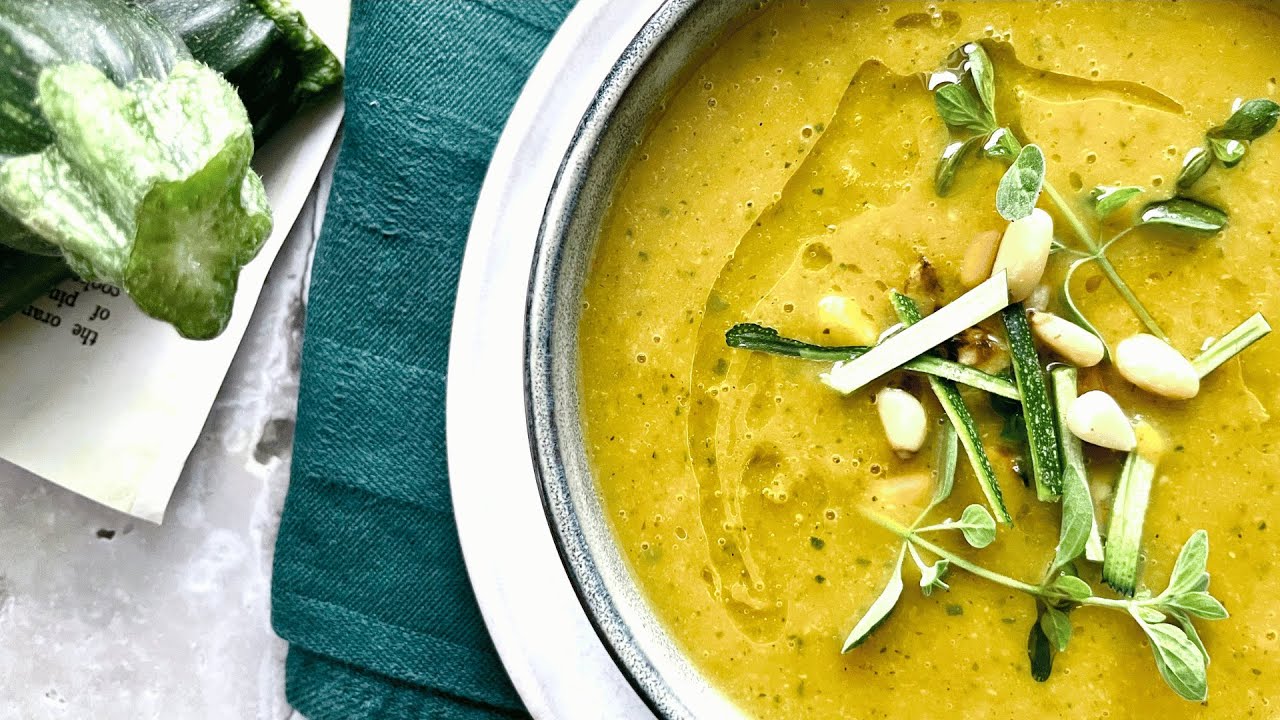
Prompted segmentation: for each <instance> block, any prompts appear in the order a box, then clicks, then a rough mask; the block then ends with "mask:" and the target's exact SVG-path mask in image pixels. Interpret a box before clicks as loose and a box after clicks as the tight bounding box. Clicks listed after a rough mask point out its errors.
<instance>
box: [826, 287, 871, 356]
mask: <svg viewBox="0 0 1280 720" xmlns="http://www.w3.org/2000/svg"><path fill="white" fill-rule="evenodd" d="M818 321H819V322H821V323H822V326H823V328H824V329H826V330H828V331H829V334H830V336H831V339H832V340H834V341H835V342H837V343H841V344H847V345H875V344H876V337H877V335H878V333H877V332H876V326H875V322H874V321H873V320H872V319H871V317H870V316H868V315H867V313H866V312H865V311H863V309H862V306H861V305H859V304H858V301H856V300H851V299H849V298H847V297H844V296H842V295H828V296H826V297H824V298H822V299H821V300H819V301H818Z"/></svg>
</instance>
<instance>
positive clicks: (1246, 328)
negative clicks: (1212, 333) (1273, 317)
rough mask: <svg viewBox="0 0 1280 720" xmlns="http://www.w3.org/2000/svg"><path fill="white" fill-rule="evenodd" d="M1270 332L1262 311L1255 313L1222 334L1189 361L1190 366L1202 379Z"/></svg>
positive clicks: (1269, 326)
mask: <svg viewBox="0 0 1280 720" xmlns="http://www.w3.org/2000/svg"><path fill="white" fill-rule="evenodd" d="M1270 332H1271V325H1269V324H1268V323H1267V319H1266V318H1265V317H1263V316H1262V313H1257V314H1255V315H1253V316H1252V317H1250V318H1249V319H1248V320H1245V321H1244V322H1242V323H1240V324H1239V325H1238V326H1237V327H1236V328H1235V329H1234V330H1232V331H1231V332H1229V333H1227V334H1226V335H1224V336H1222V338H1221V339H1219V340H1218V341H1217V342H1215V343H1213V344H1212V345H1210V346H1209V347H1208V348H1206V349H1205V351H1204V352H1202V353H1200V356H1199V357H1197V358H1196V359H1195V360H1192V361H1191V366H1192V367H1194V368H1195V369H1196V372H1197V373H1198V374H1199V375H1200V377H1201V378H1202V379H1203V378H1204V376H1206V375H1208V374H1209V373H1211V372H1213V371H1214V370H1217V369H1218V368H1220V367H1222V364H1223V363H1225V362H1226V361H1228V360H1230V359H1231V358H1233V357H1235V356H1236V355H1239V354H1240V353H1242V352H1244V351H1245V350H1246V349H1248V347H1249V346H1250V345H1252V344H1254V343H1256V342H1258V341H1259V340H1261V339H1262V338H1264V337H1266V336H1267V334H1269V333H1270Z"/></svg>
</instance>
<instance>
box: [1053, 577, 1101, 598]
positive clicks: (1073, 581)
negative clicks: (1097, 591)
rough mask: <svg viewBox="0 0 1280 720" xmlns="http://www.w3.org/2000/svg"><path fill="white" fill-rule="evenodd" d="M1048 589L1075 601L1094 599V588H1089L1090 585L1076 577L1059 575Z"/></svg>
mask: <svg viewBox="0 0 1280 720" xmlns="http://www.w3.org/2000/svg"><path fill="white" fill-rule="evenodd" d="M1048 589H1049V590H1050V591H1052V592H1056V593H1060V594H1062V595H1065V596H1066V597H1068V598H1070V599H1071V600H1075V601H1080V600H1084V599H1086V598H1091V597H1093V588H1090V587H1089V583H1087V582H1085V581H1083V580H1081V579H1080V578H1078V577H1076V576H1074V575H1066V574H1063V575H1059V576H1058V578H1057V579H1056V580H1054V581H1053V583H1052V584H1051V585H1049V588H1048Z"/></svg>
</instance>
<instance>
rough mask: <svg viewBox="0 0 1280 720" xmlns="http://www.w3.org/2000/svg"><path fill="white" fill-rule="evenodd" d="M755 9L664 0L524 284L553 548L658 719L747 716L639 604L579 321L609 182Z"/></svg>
mask: <svg viewBox="0 0 1280 720" xmlns="http://www.w3.org/2000/svg"><path fill="white" fill-rule="evenodd" d="M754 4H756V3H751V2H747V1H746V0H668V2H665V3H664V4H663V5H662V6H661V7H660V8H659V9H658V10H657V12H655V13H654V14H653V16H652V17H650V18H649V20H648V22H647V23H645V25H644V26H643V28H642V29H641V30H640V31H639V32H638V33H637V35H636V36H635V38H634V39H633V40H632V41H631V43H630V44H629V45H628V46H627V48H626V50H625V51H624V52H623V53H622V54H621V56H620V57H619V58H618V60H617V62H616V63H615V64H614V66H613V69H612V70H611V72H610V73H609V75H608V77H607V78H606V80H605V82H604V83H603V84H602V85H601V86H600V88H599V90H598V91H597V92H596V94H595V97H594V99H593V101H592V103H591V105H590V107H589V109H588V110H587V112H586V114H585V115H584V117H583V118H582V121H581V122H580V123H579V125H578V128H577V131H576V132H575V134H574V137H573V141H572V143H571V145H570V147H569V151H568V153H567V154H566V155H565V157H564V160H563V162H562V163H561V165H560V170H559V173H558V174H557V177H556V182H555V185H554V187H553V189H552V193H551V196H550V199H549V201H548V203H547V208H546V212H545V214H544V217H543V223H542V227H541V230H540V232H539V235H538V244H537V249H536V252H535V258H534V265H533V270H532V275H531V278H530V284H529V295H528V308H527V313H526V320H527V323H526V336H525V365H524V367H525V390H526V392H525V401H526V403H527V407H526V411H527V418H528V421H529V440H530V446H531V449H532V452H533V457H534V465H535V471H536V474H537V478H538V485H539V490H540V492H541V495H542V500H543V506H544V509H545V511H546V514H547V519H548V522H549V524H550V527H551V532H552V535H553V537H554V540H555V543H556V548H557V550H558V551H559V553H560V557H561V559H562V561H563V562H564V565H565V568H566V569H567V570H568V574H569V578H570V580H571V582H572V584H573V586H574V589H575V591H576V592H577V594H578V597H579V599H580V600H581V602H582V605H583V607H584V609H585V610H586V613H587V616H588V618H589V619H590V621H591V623H592V625H593V626H594V627H595V629H596V632H597V633H598V634H599V635H600V637H601V639H602V640H603V642H604V644H605V647H606V648H608V650H609V652H610V654H611V655H612V656H613V658H614V659H615V661H616V662H617V663H618V666H619V667H620V668H621V669H622V672H623V674H624V675H625V676H626V677H627V679H628V680H629V681H630V682H631V684H632V685H633V686H634V687H635V689H636V690H637V692H639V694H640V695H641V697H643V698H644V700H645V702H646V703H647V704H648V705H649V707H650V708H651V709H652V710H653V711H654V712H655V713H656V714H657V715H658V716H660V717H663V718H673V719H674V718H733V717H741V712H740V711H739V710H738V709H736V708H735V707H734V706H733V705H732V703H730V702H729V701H728V700H727V699H726V698H725V697H724V696H723V695H722V694H721V693H720V692H719V691H717V690H716V689H714V688H713V687H712V686H711V685H710V684H709V683H708V682H707V681H706V680H705V679H704V678H703V677H702V676H701V675H700V674H699V673H698V671H697V670H696V669H695V668H694V667H693V664H692V663H691V662H690V661H689V659H688V658H687V657H686V656H685V655H684V654H683V653H682V652H681V651H680V650H679V649H678V648H677V647H676V644H675V643H674V642H673V640H672V638H671V637H670V636H669V635H668V633H667V631H666V629H665V628H664V627H663V625H662V624H661V622H659V621H658V619H657V618H656V617H655V616H654V614H653V612H652V610H651V609H650V608H649V606H648V604H647V603H646V602H645V600H644V598H643V597H642V595H641V593H640V591H639V589H638V587H637V586H636V584H635V581H634V579H633V578H632V576H631V573H630V571H629V569H628V567H627V565H626V562H625V559H624V558H623V556H622V553H621V550H620V549H619V548H618V546H617V544H616V542H615V539H614V536H613V533H612V530H611V528H610V525H609V522H608V519H607V518H606V517H605V514H604V511H603V509H602V507H601V504H600V501H599V498H598V497H597V495H596V491H595V483H594V479H593V478H592V474H591V470H590V467H589V465H588V463H587V459H586V453H585V448H584V442H583V437H582V430H581V428H582V425H581V419H580V417H579V413H578V408H579V406H578V392H579V384H578V362H577V323H578V317H579V312H580V309H581V296H582V288H583V284H584V280H585V277H586V272H587V269H588V266H589V264H590V260H591V255H592V251H593V249H594V245H595V240H596V236H597V234H598V231H599V228H600V222H601V219H602V217H603V214H604V211H605V210H606V209H607V206H608V203H609V199H610V194H611V192H612V190H613V187H614V181H615V179H616V177H617V175H618V173H619V171H620V170H621V168H622V166H623V165H624V163H625V161H626V158H627V156H628V153H629V152H630V151H631V150H632V149H633V148H634V147H635V144H636V141H637V140H638V139H639V138H640V137H642V135H643V132H644V130H645V128H646V126H647V124H648V122H649V120H650V118H651V116H652V114H653V113H654V112H655V111H656V110H657V108H658V107H659V105H660V103H661V101H662V98H663V97H664V96H665V94H666V92H667V91H668V89H669V88H670V87H671V86H672V83H673V82H674V81H675V80H676V79H677V78H678V77H679V76H680V73H681V72H682V71H683V70H684V69H685V67H686V66H687V65H688V63H689V62H690V61H691V60H692V59H694V58H696V57H697V56H698V55H699V53H700V52H701V51H702V50H703V48H705V47H706V46H707V45H708V44H709V43H710V42H711V41H712V40H713V39H715V38H716V37H717V36H718V35H719V34H720V33H721V32H722V31H723V29H724V28H725V27H726V26H727V25H728V24H729V23H730V22H732V21H733V20H734V18H736V17H738V16H740V15H741V14H742V13H743V12H745V11H746V10H748V9H749V8H750V7H751V6H752V5H754Z"/></svg>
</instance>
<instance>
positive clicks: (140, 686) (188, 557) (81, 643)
mask: <svg viewBox="0 0 1280 720" xmlns="http://www.w3.org/2000/svg"><path fill="white" fill-rule="evenodd" d="M332 161H333V157H332V155H331V156H330V158H329V162H328V163H327V164H326V168H325V170H324V172H323V173H322V175H321V180H320V182H319V183H318V185H317V188H316V190H315V192H314V193H313V196H312V198H311V199H310V200H309V201H308V202H307V205H306V207H304V208H303V211H302V213H301V215H300V216H299V217H298V220H297V222H296V224H295V226H294V228H293V231H292V232H291V233H290V236H289V239H288V240H287V241H286V243H285V246H284V248H283V249H282V250H281V252H280V255H279V257H278V258H277V259H276V262H275V265H274V267H273V268H272V270H271V274H270V275H269V277H268V279H267V284H266V287H265V289H264V290H263V293H262V296H261V299H260V301H259V303H258V306H257V309H256V310H255V312H254V316H253V320H252V322H251V324H250V326H249V330H248V333H247V334H246V335H245V338H244V342H243V344H242V345H241V347H240V350H239V352H238V354H237V355H236V359H235V362H234V363H233V364H232V366H231V370H230V371H229V373H228V374H227V378H226V380H225V382H224V383H223V385H222V390H221V391H220V393H219V395H218V399H217V402H216V403H215V405H214V408H213V411H212V413H211V415H210V416H209V419H208V422H207V423H206V424H205V427H204V431H203V432H202V434H201V437H200V440H199V442H198V444H197V445H196V447H195V450H194V451H193V452H192V454H191V456H190V459H189V460H188V461H187V465H186V469H185V470H184V471H183V475H182V479H181V480H180V482H179V483H178V489H177V492H176V493H175V495H174V498H173V501H172V503H171V504H170V506H169V512H168V516H167V520H166V522H165V524H164V525H163V526H154V525H149V524H147V523H143V522H140V521H136V520H133V519H132V518H129V517H126V516H124V515H120V514H117V513H115V512H114V511H111V510H108V509H105V508H103V507H101V506H98V505H96V504H94V503H92V502H90V501H88V500H84V499H83V498H80V497H78V496H76V495H73V494H71V493H69V492H67V491H65V490H62V489H60V488H58V487H55V486H53V485H51V484H49V483H45V482H44V481H42V480H40V479H38V478H36V477H33V476H31V475H29V474H26V473H23V472H22V471H19V470H16V469H15V468H13V467H11V466H8V467H0V718H4V719H6V720H7V719H9V718H14V719H18V718H21V719H22V720H63V719H71V718H73V719H75V720H80V719H81V718H88V717H93V718H95V719H96V720H146V719H149V718H166V719H168V718H182V719H183V720H230V719H235V720H290V719H292V720H300V718H301V716H300V715H297V714H296V713H294V712H293V710H292V709H291V708H290V707H289V705H288V703H287V702H286V701H285V698H284V657H285V650H286V646H285V643H284V642H283V641H282V640H280V639H279V638H277V637H276V636H275V635H274V633H272V631H271V624H270V612H271V610H270V599H271V593H270V576H271V559H272V551H273V548H274V545H275V535H276V528H277V526H278V524H279V519H280V509H281V507H282V505H283V503H284V494H285V489H286V487H287V485H288V479H289V461H290V451H291V447H292V442H293V427H294V419H295V417H296V407H297V392H298V362H299V352H300V349H301V336H302V321H303V316H304V302H305V301H304V298H305V293H306V282H307V277H308V274H309V273H308V270H309V263H310V258H311V250H312V248H313V246H314V242H315V237H316V234H317V232H318V230H319V226H320V219H321V218H322V217H323V214H324V203H325V201H326V200H327V197H328V189H329V178H331V176H332Z"/></svg>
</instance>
